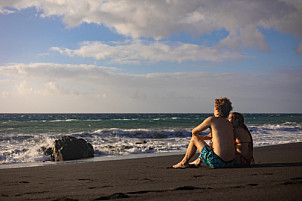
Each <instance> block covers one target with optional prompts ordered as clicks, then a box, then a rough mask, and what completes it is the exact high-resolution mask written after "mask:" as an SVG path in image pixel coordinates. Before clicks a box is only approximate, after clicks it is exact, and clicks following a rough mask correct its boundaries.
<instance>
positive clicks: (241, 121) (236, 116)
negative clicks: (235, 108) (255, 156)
mask: <svg viewBox="0 0 302 201" xmlns="http://www.w3.org/2000/svg"><path fill="white" fill-rule="evenodd" d="M232 114H233V115H234V119H236V120H237V121H238V126H240V127H242V128H243V129H244V130H246V131H247V132H248V134H249V135H250V138H251V142H252V143H253V138H252V135H251V133H250V131H249V129H248V128H247V126H246V125H245V123H244V116H243V115H242V114H241V113H239V112H232Z"/></svg>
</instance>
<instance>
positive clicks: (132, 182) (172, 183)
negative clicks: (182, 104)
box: [0, 143, 302, 201]
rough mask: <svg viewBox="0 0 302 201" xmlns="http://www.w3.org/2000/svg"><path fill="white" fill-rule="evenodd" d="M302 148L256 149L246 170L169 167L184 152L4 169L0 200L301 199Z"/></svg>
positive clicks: (293, 145) (276, 147) (285, 146)
mask: <svg viewBox="0 0 302 201" xmlns="http://www.w3.org/2000/svg"><path fill="white" fill-rule="evenodd" d="M301 149H302V143H291V144H282V145H272V146H265V147H255V150H254V156H255V162H256V163H255V165H253V166H252V167H248V168H225V169H210V168H207V167H204V166H202V167H198V168H187V169H172V168H170V167H171V166H172V165H173V164H175V163H177V162H179V161H180V160H181V159H182V157H183V154H181V155H170V156H159V157H147V158H136V159H127V160H114V161H98V162H91V163H90V162H88V163H76V164H72V163H71V164H63V165H50V166H39V167H28V168H10V169H0V177H1V181H0V185H1V194H0V200H52V201H53V200H68V199H72V200H105V199H107V200H207V199H209V200H232V199H234V198H236V199H239V200H299V199H300V198H301V196H302V192H301V187H302V153H301Z"/></svg>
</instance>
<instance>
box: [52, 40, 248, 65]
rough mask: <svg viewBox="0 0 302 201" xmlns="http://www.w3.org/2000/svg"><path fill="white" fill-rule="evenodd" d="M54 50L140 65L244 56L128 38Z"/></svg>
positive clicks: (215, 48) (85, 43)
mask: <svg viewBox="0 0 302 201" xmlns="http://www.w3.org/2000/svg"><path fill="white" fill-rule="evenodd" d="M51 49H52V50H54V51H57V52H59V53H60V54H65V55H68V56H71V57H73V56H81V57H91V58H94V59H96V60H105V59H109V60H110V61H111V62H112V63H131V64H138V63H141V62H142V61H148V62H161V61H165V62H179V63H181V62H186V61H214V62H221V61H226V60H239V59H242V58H244V57H245V56H242V55H240V54H238V53H236V52H231V51H226V50H225V49H224V48H220V47H207V46H199V45H194V44H185V43H174V44H172V45H171V44H168V43H164V42H159V41H157V42H146V41H145V42H144V41H141V40H131V41H130V40H128V41H124V42H115V43H104V42H97V41H96V42H84V43H82V44H81V47H80V48H79V49H75V50H71V49H67V48H59V47H52V48H51Z"/></svg>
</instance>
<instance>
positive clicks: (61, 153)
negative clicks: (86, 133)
mask: <svg viewBox="0 0 302 201" xmlns="http://www.w3.org/2000/svg"><path fill="white" fill-rule="evenodd" d="M51 151H52V153H51V158H52V160H54V161H66V160H76V159H83V158H91V157H93V154H94V149H93V147H92V145H91V144H90V143H87V142H86V141H85V140H84V139H77V138H75V137H71V136H64V137H62V138H61V139H60V140H56V141H55V142H54V144H53V146H52V147H51V148H48V149H47V152H45V153H49V152H51Z"/></svg>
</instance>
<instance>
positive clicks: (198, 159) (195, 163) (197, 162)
mask: <svg viewBox="0 0 302 201" xmlns="http://www.w3.org/2000/svg"><path fill="white" fill-rule="evenodd" d="M189 164H190V165H195V166H200V164H201V160H200V158H197V159H196V160H195V161H193V162H191V163H189Z"/></svg>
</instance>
